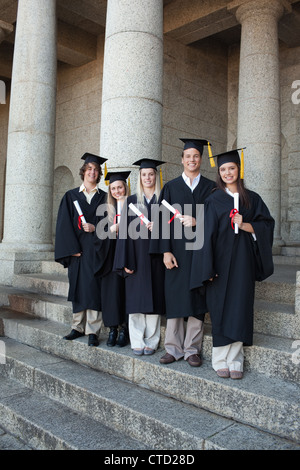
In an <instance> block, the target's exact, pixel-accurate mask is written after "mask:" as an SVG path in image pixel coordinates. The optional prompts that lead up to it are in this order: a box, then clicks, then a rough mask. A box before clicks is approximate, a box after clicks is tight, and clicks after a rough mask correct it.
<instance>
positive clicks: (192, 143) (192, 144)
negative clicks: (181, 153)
mask: <svg viewBox="0 0 300 470" xmlns="http://www.w3.org/2000/svg"><path fill="white" fill-rule="evenodd" d="M180 140H181V141H182V142H183V143H184V146H183V150H187V149H191V148H192V149H197V150H199V152H200V154H201V155H202V154H203V147H204V145H207V147H208V155H209V157H211V156H212V151H211V146H210V143H209V141H208V140H206V139H193V138H192V137H190V138H188V139H180ZM210 162H211V166H213V167H214V166H215V162H214V161H213V160H210Z"/></svg>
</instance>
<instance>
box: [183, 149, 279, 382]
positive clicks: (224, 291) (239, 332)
mask: <svg viewBox="0 0 300 470" xmlns="http://www.w3.org/2000/svg"><path fill="white" fill-rule="evenodd" d="M239 150H242V152H243V149H237V150H232V151H229V152H225V153H223V154H220V155H217V156H216V158H217V162H218V177H217V188H218V189H216V190H215V191H214V192H213V193H212V195H211V196H210V197H208V198H207V200H206V202H205V215H204V220H205V224H204V225H205V231H204V246H203V248H202V249H200V250H198V251H194V252H193V263H192V269H191V288H193V289H194V288H198V287H200V286H203V285H206V301H207V305H208V309H209V312H210V316H211V323H212V337H213V351H212V353H213V357H212V365H213V368H214V370H215V371H216V372H217V374H218V376H220V377H229V376H230V377H231V378H233V379H239V378H242V377H243V357H244V354H243V345H246V346H250V345H252V342H253V304H254V293H255V281H262V280H263V279H266V278H267V277H268V276H270V275H271V274H272V273H273V259H272V243H273V232H274V219H273V218H272V217H271V215H270V213H269V210H268V208H267V206H266V205H265V203H264V201H263V200H262V198H261V197H260V196H259V195H258V194H257V193H255V192H253V191H250V190H247V189H245V186H244V183H243V178H241V176H242V177H243V153H242V154H241V157H242V165H241V159H240V155H239ZM235 193H238V197H237V199H238V204H236V207H234V194H235ZM237 206H238V207H237ZM236 231H237V232H238V233H235V232H236Z"/></svg>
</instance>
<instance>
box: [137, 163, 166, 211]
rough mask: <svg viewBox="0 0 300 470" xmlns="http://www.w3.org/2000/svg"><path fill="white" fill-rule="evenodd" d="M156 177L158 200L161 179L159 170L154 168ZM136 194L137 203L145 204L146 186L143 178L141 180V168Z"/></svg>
mask: <svg viewBox="0 0 300 470" xmlns="http://www.w3.org/2000/svg"><path fill="white" fill-rule="evenodd" d="M154 171H155V174H156V177H155V188H154V194H155V195H156V201H158V198H159V195H160V189H161V188H160V179H159V172H158V171H157V170H154ZM136 195H137V203H138V204H144V188H143V185H142V180H141V170H140V171H139V177H138V182H137V188H136Z"/></svg>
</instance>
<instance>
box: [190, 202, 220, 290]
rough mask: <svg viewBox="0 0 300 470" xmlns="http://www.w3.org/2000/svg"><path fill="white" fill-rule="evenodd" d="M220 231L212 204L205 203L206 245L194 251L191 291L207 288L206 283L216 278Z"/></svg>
mask: <svg viewBox="0 0 300 470" xmlns="http://www.w3.org/2000/svg"><path fill="white" fill-rule="evenodd" d="M217 231H218V219H217V215H216V212H215V208H214V205H213V203H212V202H209V201H206V202H205V203H204V243H203V247H202V248H201V249H199V250H194V251H193V256H192V265H191V277H190V289H197V288H199V287H202V286H205V283H206V281H208V280H209V279H211V278H213V277H215V276H216V274H217V273H216V270H215V263H214V252H215V249H214V246H215V241H216V234H217Z"/></svg>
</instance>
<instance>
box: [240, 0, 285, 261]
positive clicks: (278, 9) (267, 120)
mask: <svg viewBox="0 0 300 470" xmlns="http://www.w3.org/2000/svg"><path fill="white" fill-rule="evenodd" d="M282 14H283V6H282V2H281V1H280V0H249V1H246V2H244V3H243V4H242V5H240V6H239V7H238V8H237V10H236V17H237V19H238V21H239V22H240V23H241V25H242V35H241V52H240V74H239V105H238V138H237V141H238V147H247V149H246V150H245V156H246V157H245V183H246V185H247V187H248V188H249V189H252V190H254V191H256V192H258V193H259V194H260V195H261V196H262V198H263V199H264V201H265V203H266V204H267V206H268V207H269V210H270V212H271V214H272V216H273V217H274V218H275V221H276V226H275V242H274V246H276V245H277V246H278V245H280V195H281V191H280V173H281V146H280V87H279V60H278V31H277V24H278V20H279V18H280V16H281V15H282ZM275 252H276V249H275V251H274V253H275Z"/></svg>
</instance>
